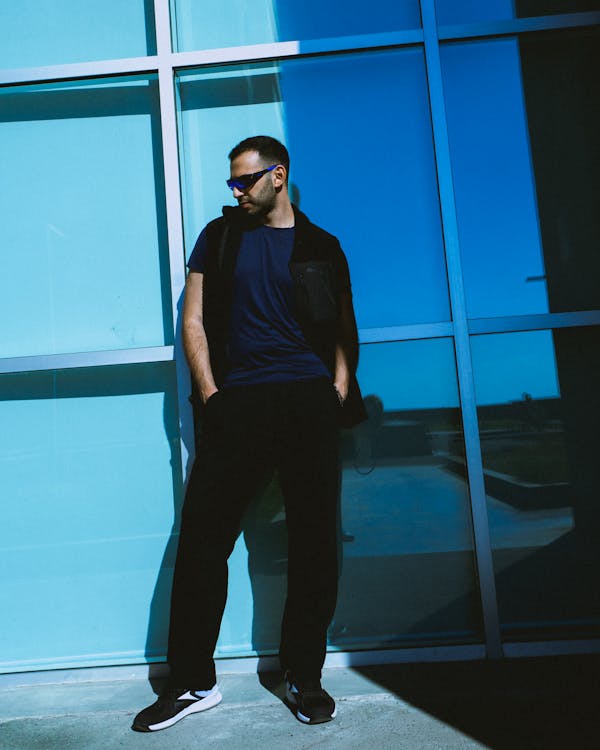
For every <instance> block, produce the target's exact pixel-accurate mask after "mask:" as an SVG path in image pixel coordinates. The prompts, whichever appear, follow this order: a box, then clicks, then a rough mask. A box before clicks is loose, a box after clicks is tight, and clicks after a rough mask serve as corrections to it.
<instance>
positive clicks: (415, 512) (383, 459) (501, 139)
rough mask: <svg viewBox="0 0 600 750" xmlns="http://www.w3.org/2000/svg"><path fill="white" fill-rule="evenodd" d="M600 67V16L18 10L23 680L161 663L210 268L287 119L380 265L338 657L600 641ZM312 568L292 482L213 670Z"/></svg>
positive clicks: (357, 8)
mask: <svg viewBox="0 0 600 750" xmlns="http://www.w3.org/2000/svg"><path fill="white" fill-rule="evenodd" d="M598 69H600V3H599V2H598V1H597V0H587V1H586V0H581V1H578V0H515V2H511V1H509V0H490V1H486V2H484V1H483V0H479V1H477V0H456V2H455V1H454V0H420V2H419V0H405V1H403V2H398V1H397V0H373V2H372V3H369V4H368V5H367V4H364V3H361V2H358V1H357V0H346V2H344V3H341V2H338V0H332V1H331V2H329V3H324V2H318V1H317V0H306V1H305V2H302V3H298V2H292V1H291V0H290V1H289V2H288V0H253V2H249V1H247V0H171V2H169V0H154V1H153V0H126V1H125V2H123V0H119V1H118V2H117V0H104V2H103V3H101V4H100V3H93V2H89V3H88V2H75V0H57V1H53V2H50V1H49V0H23V2H20V3H8V2H1V3H0V164H1V165H2V168H1V169H0V186H1V189H0V194H1V195H2V202H1V207H0V212H1V215H2V221H1V222H0V250H1V257H2V271H3V272H2V274H1V276H0V287H1V294H0V308H1V315H0V319H1V320H2V321H3V322H2V327H1V330H2V335H1V336H0V424H1V425H2V429H1V430H0V476H1V484H0V486H1V487H2V515H3V519H4V520H3V524H2V535H1V541H0V561H1V564H0V570H1V571H2V573H1V583H0V602H1V604H0V609H1V611H2V612H3V617H2V621H1V623H0V644H1V650H0V671H2V672H19V671H27V670H37V669H48V668H56V667H75V666H96V665H118V664H135V663H140V664H141V663H145V662H152V661H161V660H163V659H164V655H165V646H166V635H167V624H168V600H169V587H170V580H171V574H172V566H173V562H174V553H175V545H176V540H177V528H178V517H179V512H180V508H181V502H182V497H183V488H184V486H185V478H186V474H187V472H188V470H189V465H190V456H191V455H193V450H194V425H193V419H192V414H191V409H190V405H189V401H188V396H189V393H190V383H189V373H188V371H187V369H186V366H185V362H184V358H183V356H182V352H181V341H180V335H179V317H180V309H181V300H182V290H183V286H184V282H185V259H186V257H188V256H189V254H190V252H191V249H192V247H193V244H194V241H195V239H196V236H197V234H198V233H199V231H200V230H201V229H202V227H203V226H204V224H205V223H206V222H207V221H209V220H210V219H212V218H214V217H215V216H216V215H218V214H219V213H220V210H221V206H222V205H223V204H227V203H231V201H232V198H231V194H230V192H229V190H228V189H227V187H226V184H225V178H226V177H227V176H228V162H227V153H228V151H229V149H230V148H231V147H232V146H233V145H234V144H235V143H237V142H238V141H240V140H241V139H242V138H244V137H246V136H248V135H253V134H261V133H264V134H269V135H273V136H275V137H277V138H279V139H281V140H283V141H284V142H285V143H286V144H287V146H288V148H289V150H290V153H291V157H292V164H291V176H290V179H291V182H292V191H293V195H294V199H295V201H296V202H297V203H298V204H299V205H300V207H301V208H302V210H304V211H305V212H306V213H307V214H308V215H309V216H310V217H311V218H312V219H313V220H314V221H315V222H316V223H318V224H321V225H323V226H325V227H326V228H327V229H329V230H330V231H331V232H333V233H334V234H336V235H337V236H338V237H339V238H340V240H341V242H342V245H343V247H344V249H345V251H346V254H347V256H348V259H349V263H350V268H351V273H352V279H353V290H354V299H355V306H356V313H357V321H358V326H359V334H360V342H361V351H360V365H359V379H360V382H361V386H362V390H363V393H364V395H365V396H366V403H367V407H368V411H369V420H368V422H366V423H364V424H363V425H360V426H359V427H357V428H355V429H354V430H353V431H349V432H346V433H344V434H343V436H342V438H341V440H342V467H341V471H342V493H341V498H340V529H341V533H340V560H341V562H342V565H341V577H340V598H339V603H338V608H337V611H336V615H335V619H334V621H333V623H332V626H331V629H330V634H329V635H330V652H331V653H330V656H329V659H330V663H354V662H357V661H360V660H361V659H362V660H363V661H369V660H373V659H379V660H392V659H423V658H425V659H431V658H457V657H464V658H474V657H483V656H486V655H487V656H490V657H500V656H516V655H524V654H536V653H562V652H568V651H577V650H579V651H593V650H598V648H599V646H600V629H599V626H600V594H599V586H598V573H599V570H600V551H599V540H600V507H599V503H598V496H599V494H600V492H599V489H598V488H599V487H600V468H599V461H598V450H599V448H600V440H599V438H598V431H597V423H598V421H599V419H600V397H599V394H598V377H599V371H600V368H599V364H600V362H599V360H600V283H599V280H600V249H599V248H600V211H599V203H600V200H599V199H600V177H599V174H600V170H599V169H598V165H599V164H600V148H599V136H598V134H599V133H600V105H599V101H600V97H599V96H598V93H599V92H598V76H597V70H598ZM285 565H286V551H285V519H284V516H283V512H282V508H281V503H280V499H279V492H278V487H277V478H276V477H273V478H272V481H271V484H270V485H269V487H268V488H267V490H266V491H265V493H264V495H263V496H261V497H260V498H258V499H257V501H256V503H255V504H254V505H253V506H252V508H251V509H250V511H249V513H248V514H247V517H246V519H245V521H244V524H243V529H242V533H241V535H240V538H239V540H238V543H237V545H236V548H235V550H234V553H233V555H232V558H231V561H230V591H231V596H230V599H229V603H228V606H227V609H226V613H225V618H224V622H223V628H222V632H221V636H220V639H219V644H218V651H217V656H219V657H254V658H256V657H257V656H264V655H269V654H272V653H274V652H275V651H276V647H277V639H278V632H279V617H280V614H281V611H282V606H283V597H284V596H285ZM336 660H337V662H336Z"/></svg>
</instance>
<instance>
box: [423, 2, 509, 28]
mask: <svg viewBox="0 0 600 750" xmlns="http://www.w3.org/2000/svg"><path fill="white" fill-rule="evenodd" d="M435 4H436V10H437V20H438V23H440V24H444V23H466V22H468V21H497V20H500V19H502V20H506V19H508V18H514V17H515V13H514V0H435Z"/></svg>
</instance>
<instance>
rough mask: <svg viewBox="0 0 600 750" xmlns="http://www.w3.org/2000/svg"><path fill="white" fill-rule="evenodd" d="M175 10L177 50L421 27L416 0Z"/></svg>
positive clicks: (239, 3) (202, 5) (178, 0)
mask: <svg viewBox="0 0 600 750" xmlns="http://www.w3.org/2000/svg"><path fill="white" fill-rule="evenodd" d="M171 9H172V16H171V17H172V19H173V20H172V25H173V27H174V29H175V46H176V48H177V49H178V50H179V51H190V50H196V49H214V48H218V47H234V46H237V45H246V44H266V43H269V42H283V41H291V40H302V39H316V38H319V37H321V38H325V37H337V36H352V35H356V34H370V33H376V32H385V31H395V30H402V29H415V28H418V27H420V26H421V16H420V12H419V3H418V0H402V2H398V0H375V1H374V2H372V3H370V4H368V5H367V4H365V3H364V2H362V0H345V2H343V3H342V2H340V0H332V1H331V2H322V1H321V0H304V2H292V1H291V0H253V2H248V0H171Z"/></svg>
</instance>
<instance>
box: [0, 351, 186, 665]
mask: <svg viewBox="0 0 600 750" xmlns="http://www.w3.org/2000/svg"><path fill="white" fill-rule="evenodd" d="M175 387H176V386H175V372H174V365H173V363H162V364H158V365H156V364H152V365H127V366H119V367H112V368H104V367H99V368H94V369H91V370H90V369H82V370H65V371H53V372H48V371H46V372H35V373H28V374H18V375H2V376H0V423H1V424H2V430H0V476H1V477H2V496H3V500H4V503H3V508H2V543H1V544H0V571H1V575H0V610H1V611H2V618H0V653H1V654H2V662H3V664H2V665H0V668H1V669H2V671H15V670H17V671H21V670H22V669H28V668H31V665H34V666H37V668H40V666H42V665H44V664H47V665H50V666H51V665H52V663H53V662H56V661H58V662H59V663H60V664H62V665H63V666H68V665H83V664H85V663H101V662H103V661H109V662H112V663H118V661H119V660H122V659H124V658H127V655H128V656H129V659H132V658H133V659H135V660H140V659H142V658H143V656H144V654H145V653H147V654H148V655H149V656H154V655H156V654H157V653H158V654H163V653H164V643H165V639H166V627H167V622H166V616H167V614H166V613H168V582H169V573H170V571H169V570H168V566H166V567H165V568H164V570H161V560H162V558H163V553H164V550H165V546H166V544H167V542H168V540H169V535H170V531H171V522H172V520H173V514H174V506H175V505H177V506H178V505H179V502H180V498H181V468H180V467H181V457H180V449H179V430H178V417H177V397H176V395H175V393H176V391H175ZM169 564H170V565H172V560H171V561H170V563H169ZM163 565H165V563H163ZM159 570H160V571H161V573H160V575H159V577H158V582H157V572H158V571H159ZM151 605H152V606H151ZM149 612H150V620H149Z"/></svg>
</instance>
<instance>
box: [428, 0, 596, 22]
mask: <svg viewBox="0 0 600 750" xmlns="http://www.w3.org/2000/svg"><path fill="white" fill-rule="evenodd" d="M435 3H436V8H437V20H438V23H439V24H440V25H443V24H447V23H470V22H477V21H506V20H510V19H514V18H530V17H532V16H552V15H556V14H558V13H580V12H585V11H591V10H600V0H435Z"/></svg>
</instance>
